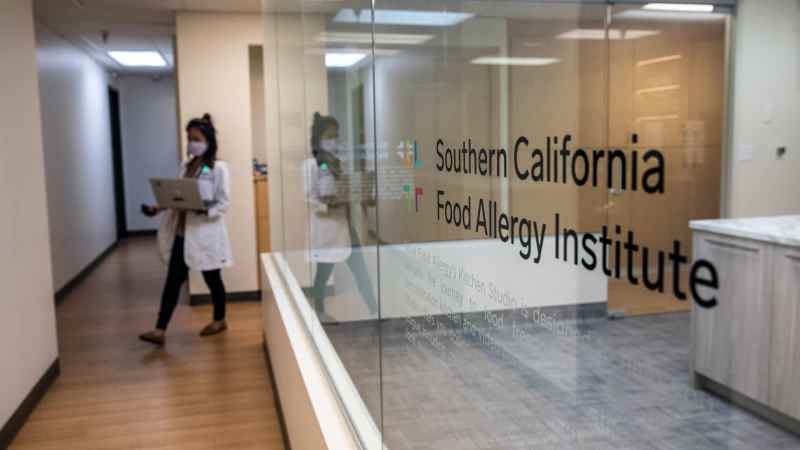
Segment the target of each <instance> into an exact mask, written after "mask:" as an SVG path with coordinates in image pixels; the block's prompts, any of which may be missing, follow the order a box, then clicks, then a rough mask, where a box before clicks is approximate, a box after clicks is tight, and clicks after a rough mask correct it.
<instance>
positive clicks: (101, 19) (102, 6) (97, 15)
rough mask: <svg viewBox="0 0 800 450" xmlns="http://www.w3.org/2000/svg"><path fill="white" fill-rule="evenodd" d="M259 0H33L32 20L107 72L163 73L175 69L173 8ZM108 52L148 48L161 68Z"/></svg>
mask: <svg viewBox="0 0 800 450" xmlns="http://www.w3.org/2000/svg"><path fill="white" fill-rule="evenodd" d="M261 3H262V0H35V1H34V8H35V12H36V21H37V23H38V24H39V25H40V26H45V27H47V28H49V29H50V30H51V31H53V32H55V33H56V34H58V35H60V36H61V37H63V38H64V39H66V40H68V41H69V42H71V43H72V44H74V45H76V46H78V47H79V48H81V49H83V50H84V51H86V52H87V53H88V54H89V55H90V56H92V57H93V58H94V59H95V60H97V61H98V62H99V63H101V64H102V65H104V66H106V67H107V68H108V69H109V70H110V71H111V72H112V73H118V74H131V73H135V74H163V73H169V72H172V71H173V70H174V54H173V36H174V34H175V12H176V11H210V12H240V13H241V12H246V13H255V12H260V11H261ZM111 50H153V51H157V52H159V53H161V55H162V56H163V57H164V59H165V60H166V61H167V67H165V68H130V67H123V66H121V65H119V64H118V63H117V62H115V61H114V60H113V59H111V58H110V57H109V56H108V55H107V52H108V51H111Z"/></svg>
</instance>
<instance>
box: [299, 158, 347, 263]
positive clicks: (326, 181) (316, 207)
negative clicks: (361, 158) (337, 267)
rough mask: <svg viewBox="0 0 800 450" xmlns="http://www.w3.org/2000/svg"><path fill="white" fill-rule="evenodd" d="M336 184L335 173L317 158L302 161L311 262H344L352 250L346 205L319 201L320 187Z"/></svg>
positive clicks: (324, 187)
mask: <svg viewBox="0 0 800 450" xmlns="http://www.w3.org/2000/svg"><path fill="white" fill-rule="evenodd" d="M334 185H335V181H334V180H333V175H332V174H331V173H330V172H328V171H326V170H322V169H320V168H319V165H318V164H317V160H316V159H314V158H310V159H307V160H305V161H304V162H303V187H304V189H305V194H306V202H307V203H308V206H309V215H310V217H311V219H310V222H311V230H310V233H311V236H309V244H310V248H309V249H308V250H309V252H308V255H309V259H310V260H311V261H312V262H321V263H337V262H342V261H344V260H346V259H347V258H348V257H349V256H350V253H351V252H352V248H351V247H352V243H351V241H350V224H349V222H348V218H347V208H346V207H345V206H337V207H329V206H328V205H326V204H325V203H323V202H322V201H321V200H320V197H321V195H320V193H321V192H320V189H323V190H324V189H326V186H334Z"/></svg>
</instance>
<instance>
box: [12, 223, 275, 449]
mask: <svg viewBox="0 0 800 450" xmlns="http://www.w3.org/2000/svg"><path fill="white" fill-rule="evenodd" d="M44 275H45V274H43V276H44ZM164 277H165V267H164V266H163V265H162V264H161V262H160V261H159V259H158V257H157V254H156V249H155V238H151V237H147V238H131V239H129V240H127V241H124V242H123V243H122V244H121V246H120V247H119V248H118V249H116V250H115V251H114V252H113V253H112V254H111V255H109V257H108V258H107V259H106V260H105V261H104V262H103V263H102V264H101V265H100V266H99V267H98V268H97V270H95V271H94V272H93V273H92V274H91V275H90V276H89V277H88V278H87V279H86V280H85V281H84V282H83V283H82V284H81V285H79V286H78V287H77V288H76V289H75V290H74V291H73V292H72V293H71V294H70V296H69V297H68V298H66V299H65V300H64V301H63V302H62V303H61V305H60V306H59V307H58V308H57V318H58V328H59V333H58V336H59V348H60V353H61V369H62V374H61V376H60V378H59V379H58V380H57V381H56V383H55V384H54V386H53V387H52V389H51V390H50V391H49V392H48V393H47V395H46V396H45V398H44V399H43V401H42V402H41V403H40V405H39V406H38V408H37V409H36V411H35V412H34V413H33V415H32V416H31V418H30V420H29V421H28V423H27V424H26V425H25V427H24V428H23V430H22V432H21V433H20V434H19V436H18V437H17V439H16V440H15V441H14V443H13V444H12V446H11V449H12V450H25V449H37V450H48V449H59V450H71V449H76V450H78V449H81V450H82V449H98V450H99V449H103V450H114V449H191V450H204V449H240V450H243V449H267V450H271V449H283V445H282V436H281V431H280V425H279V422H278V417H277V414H276V410H275V401H274V398H273V394H272V389H271V384H270V379H269V372H268V369H267V367H266V363H265V358H264V353H263V350H262V347H261V336H262V331H261V308H260V305H259V304H257V303H233V304H229V305H228V325H229V330H228V331H227V332H226V333H223V334H221V335H217V336H214V337H210V338H200V337H199V336H198V332H199V331H200V329H201V328H202V327H203V325H205V324H206V323H207V322H208V321H209V320H210V318H211V309H210V307H207V306H203V307H193V308H192V307H189V306H185V304H182V305H180V306H179V307H178V308H177V309H176V311H175V315H174V316H173V321H172V323H171V324H170V329H169V331H168V335H167V346H166V347H165V348H164V349H163V350H159V349H154V348H153V347H152V346H151V345H149V344H146V343H144V342H140V341H139V340H138V339H137V335H138V333H140V332H142V331H145V330H147V329H150V328H151V327H152V326H153V325H154V322H155V319H156V312H157V309H158V302H159V298H160V292H161V287H162V284H163V282H164Z"/></svg>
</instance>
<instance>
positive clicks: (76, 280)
mask: <svg viewBox="0 0 800 450" xmlns="http://www.w3.org/2000/svg"><path fill="white" fill-rule="evenodd" d="M118 245H119V241H116V242H114V243H113V244H111V245H110V246H108V248H107V249H105V250H103V252H102V253H100V254H99V255H98V256H97V257H96V258H95V259H94V260H92V262H90V263H89V264H88V265H87V266H86V267H84V268H83V270H81V271H80V273H78V274H77V275H75V276H74V277H73V278H72V279H71V280H69V281H68V282H67V284H65V285H64V287H62V288H61V289H59V290H57V291H56V293H55V300H56V304H59V303H61V302H62V301H64V299H65V298H66V297H67V295H69V293H70V292H72V290H73V289H75V287H76V286H77V285H79V284H80V283H81V281H83V280H84V279H86V277H87V276H89V274H90V273H92V271H93V270H94V269H96V268H97V266H99V265H100V263H101V262H103V260H104V259H106V256H108V255H109V254H110V253H111V252H112V251H114V249H115V248H117V246H118Z"/></svg>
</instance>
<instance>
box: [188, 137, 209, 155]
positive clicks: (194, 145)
mask: <svg viewBox="0 0 800 450" xmlns="http://www.w3.org/2000/svg"><path fill="white" fill-rule="evenodd" d="M188 148H189V154H190V155H192V156H203V154H204V153H205V152H206V150H208V144H206V143H205V142H196V141H191V142H189V145H188Z"/></svg>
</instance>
